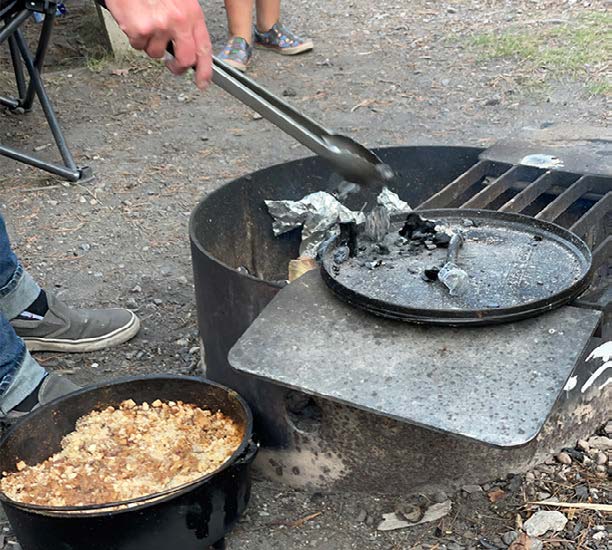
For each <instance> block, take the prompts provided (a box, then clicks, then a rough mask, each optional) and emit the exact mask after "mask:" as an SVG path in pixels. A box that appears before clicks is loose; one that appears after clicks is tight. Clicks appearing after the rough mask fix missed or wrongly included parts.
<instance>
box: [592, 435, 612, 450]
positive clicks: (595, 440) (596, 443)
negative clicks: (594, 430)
mask: <svg viewBox="0 0 612 550" xmlns="http://www.w3.org/2000/svg"><path fill="white" fill-rule="evenodd" d="M589 445H590V446H591V448H593V449H598V450H599V451H609V450H610V449H612V439H610V438H609V437H605V436H603V435H595V436H593V437H590V438H589Z"/></svg>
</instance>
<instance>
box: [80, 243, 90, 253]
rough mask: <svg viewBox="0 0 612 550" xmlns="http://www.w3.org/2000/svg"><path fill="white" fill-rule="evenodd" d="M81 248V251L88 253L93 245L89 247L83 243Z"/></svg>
mask: <svg viewBox="0 0 612 550" xmlns="http://www.w3.org/2000/svg"><path fill="white" fill-rule="evenodd" d="M79 248H80V249H81V250H84V251H85V252H87V251H89V250H91V245H89V244H87V243H81V244H80V245H79Z"/></svg>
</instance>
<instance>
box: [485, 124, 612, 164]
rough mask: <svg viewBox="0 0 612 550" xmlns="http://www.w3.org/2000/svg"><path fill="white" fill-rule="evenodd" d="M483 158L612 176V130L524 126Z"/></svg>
mask: <svg viewBox="0 0 612 550" xmlns="http://www.w3.org/2000/svg"><path fill="white" fill-rule="evenodd" d="M480 158H481V159H483V160H487V161H493V162H502V163H507V164H524V165H529V166H537V167H539V168H544V169H550V170H563V171H566V172H574V173H576V174H590V175H601V176H605V175H607V176H612V129H610V128H609V127H608V128H605V127H601V128H599V127H589V126H584V125H570V124H555V125H551V126H548V127H546V128H522V129H521V130H519V131H518V132H517V133H516V134H514V135H511V136H510V137H508V138H507V139H502V140H500V141H498V142H497V143H495V145H493V146H492V147H490V148H489V149H487V150H486V151H484V152H483V153H482V154H481V156H480Z"/></svg>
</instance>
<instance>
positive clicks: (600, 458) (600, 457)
mask: <svg viewBox="0 0 612 550" xmlns="http://www.w3.org/2000/svg"><path fill="white" fill-rule="evenodd" d="M596 461H597V465H598V466H601V465H602V464H606V463H607V462H608V455H607V454H606V453H597V460H596Z"/></svg>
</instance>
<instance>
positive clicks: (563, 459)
mask: <svg viewBox="0 0 612 550" xmlns="http://www.w3.org/2000/svg"><path fill="white" fill-rule="evenodd" d="M556 458H557V460H558V461H559V462H560V463H561V464H571V463H572V457H571V456H570V455H568V454H567V453H566V452H561V453H559V454H558V455H557V457H556Z"/></svg>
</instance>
